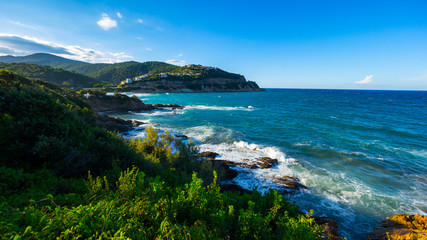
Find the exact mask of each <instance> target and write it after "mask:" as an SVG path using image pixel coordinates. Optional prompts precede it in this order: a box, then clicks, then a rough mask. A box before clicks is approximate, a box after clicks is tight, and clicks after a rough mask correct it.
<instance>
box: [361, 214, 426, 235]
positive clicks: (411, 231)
mask: <svg viewBox="0 0 427 240" xmlns="http://www.w3.org/2000/svg"><path fill="white" fill-rule="evenodd" d="M367 239H368V240H383V239H384V240H387V239H390V240H412V239H414V240H415V239H420V240H421V239H423V240H427V215H405V214H397V215H394V216H392V217H389V218H387V220H385V221H383V222H381V224H380V226H379V227H376V228H375V230H374V231H373V232H372V233H371V234H370V235H369V236H368V237H367Z"/></svg>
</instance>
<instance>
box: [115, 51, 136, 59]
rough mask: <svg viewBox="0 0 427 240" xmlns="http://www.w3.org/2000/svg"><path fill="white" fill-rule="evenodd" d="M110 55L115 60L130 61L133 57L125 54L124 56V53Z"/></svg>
mask: <svg viewBox="0 0 427 240" xmlns="http://www.w3.org/2000/svg"><path fill="white" fill-rule="evenodd" d="M110 55H112V56H114V57H115V58H117V59H126V58H128V59H131V58H134V57H132V56H130V55H127V54H126V53H124V52H119V53H110Z"/></svg>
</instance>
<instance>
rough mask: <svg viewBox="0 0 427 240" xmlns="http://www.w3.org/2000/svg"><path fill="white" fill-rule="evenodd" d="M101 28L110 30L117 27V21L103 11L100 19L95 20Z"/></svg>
mask: <svg viewBox="0 0 427 240" xmlns="http://www.w3.org/2000/svg"><path fill="white" fill-rule="evenodd" d="M96 23H97V24H98V25H99V26H100V27H101V28H102V29H104V30H110V29H111V28H115V27H117V21H116V20H113V19H111V18H110V17H109V16H108V15H107V14H105V13H103V14H102V17H101V19H100V20H99V21H98V22H96Z"/></svg>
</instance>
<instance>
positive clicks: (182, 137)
mask: <svg viewBox="0 0 427 240" xmlns="http://www.w3.org/2000/svg"><path fill="white" fill-rule="evenodd" d="M175 137H176V138H179V139H181V140H188V137H187V136H186V135H184V134H175Z"/></svg>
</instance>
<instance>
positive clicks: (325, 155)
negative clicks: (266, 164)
mask: <svg viewBox="0 0 427 240" xmlns="http://www.w3.org/2000/svg"><path fill="white" fill-rule="evenodd" d="M131 95H132V94H131ZM137 96H138V97H139V98H140V99H142V100H143V101H144V102H146V103H176V104H179V105H183V106H186V108H185V109H183V110H176V111H160V112H154V113H150V114H149V113H127V114H121V115H120V116H121V117H124V118H127V119H138V120H143V121H149V122H150V123H151V124H153V125H154V126H155V127H158V128H162V129H167V130H172V131H175V132H179V133H182V134H186V135H187V136H189V137H191V138H192V139H194V140H195V141H196V142H197V143H198V144H199V146H200V148H201V150H202V151H204V150H210V151H215V152H218V153H220V154H221V156H220V157H219V158H220V159H227V160H232V161H248V160H243V159H249V161H250V160H251V159H254V158H256V157H260V156H270V157H273V158H277V159H279V161H280V163H279V165H278V166H277V167H274V168H271V169H255V170H244V169H241V170H242V172H241V174H239V176H238V177H237V179H236V183H238V184H240V185H242V186H243V187H246V188H249V189H250V188H253V187H257V188H258V189H259V190H260V191H265V190H266V189H268V188H277V189H280V187H279V186H278V185H275V184H274V183H273V182H272V178H273V177H280V176H284V175H291V176H296V177H298V178H299V179H300V180H301V181H302V183H303V184H305V185H306V186H307V187H308V189H307V190H305V191H302V192H300V193H297V194H294V195H292V196H291V197H290V198H291V200H292V201H295V202H296V203H297V204H298V205H300V206H301V207H302V209H303V210H305V211H309V210H310V209H314V210H315V211H314V214H315V215H318V216H327V217H329V218H331V219H334V220H336V221H337V222H338V223H339V231H340V233H341V234H342V236H345V237H347V238H348V239H362V238H364V237H365V236H366V234H367V233H368V232H370V231H372V229H373V227H374V226H376V225H377V224H378V223H379V222H380V221H382V220H384V219H385V218H386V217H389V216H392V215H394V214H398V213H407V214H427V92H426V91H357V90H297V89H268V91H267V92H251V93H184V94H182V93H181V94H180V93H176V94H137Z"/></svg>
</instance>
